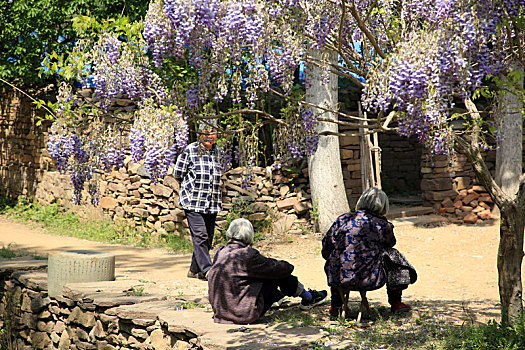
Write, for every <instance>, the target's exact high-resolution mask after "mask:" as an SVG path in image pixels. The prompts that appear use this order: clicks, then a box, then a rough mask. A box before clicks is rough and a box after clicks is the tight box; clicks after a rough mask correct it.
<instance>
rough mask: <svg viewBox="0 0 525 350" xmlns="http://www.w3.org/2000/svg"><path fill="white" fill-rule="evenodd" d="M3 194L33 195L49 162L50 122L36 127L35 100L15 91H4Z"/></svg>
mask: <svg viewBox="0 0 525 350" xmlns="http://www.w3.org/2000/svg"><path fill="white" fill-rule="evenodd" d="M0 105H1V112H0V196H1V197H17V196H19V195H25V196H32V195H33V193H34V192H33V191H34V186H35V183H36V182H37V181H38V180H39V179H40V175H41V173H42V171H43V170H44V169H46V168H47V165H48V164H49V162H48V161H49V159H46V158H45V157H43V156H42V148H45V141H44V139H45V137H44V134H45V131H46V129H47V127H48V125H47V124H46V123H44V124H43V125H40V126H38V127H37V126H36V120H37V119H36V117H35V115H37V114H42V111H38V110H37V109H36V107H35V105H34V104H33V103H32V101H31V100H30V99H29V98H27V97H26V96H24V95H22V94H21V93H19V92H17V91H13V90H0Z"/></svg>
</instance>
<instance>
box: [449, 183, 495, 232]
mask: <svg viewBox="0 0 525 350" xmlns="http://www.w3.org/2000/svg"><path fill="white" fill-rule="evenodd" d="M493 209H494V202H493V201H492V199H491V198H490V196H489V194H488V193H487V192H486V191H485V188H484V187H483V186H479V185H475V186H472V187H471V188H469V189H463V190H461V191H459V194H458V195H457V196H456V197H455V199H454V200H452V199H450V198H445V199H444V200H443V201H442V202H441V208H440V209H439V212H440V213H442V214H446V215H450V216H456V217H458V218H460V219H461V220H462V221H463V222H464V223H466V224H475V223H476V222H477V221H478V220H487V219H490V218H491V217H492V216H491V215H492V214H491V213H492V210H493Z"/></svg>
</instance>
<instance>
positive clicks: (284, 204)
mask: <svg viewBox="0 0 525 350" xmlns="http://www.w3.org/2000/svg"><path fill="white" fill-rule="evenodd" d="M296 203H297V198H295V197H292V198H286V199H283V200H280V201H277V209H279V210H281V211H282V210H288V209H292V208H293V206H294V205H295V204H296Z"/></svg>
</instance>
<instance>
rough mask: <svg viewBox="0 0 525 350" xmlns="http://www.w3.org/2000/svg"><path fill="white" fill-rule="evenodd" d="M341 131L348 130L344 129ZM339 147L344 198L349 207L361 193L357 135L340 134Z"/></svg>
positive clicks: (352, 205)
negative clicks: (344, 191)
mask: <svg viewBox="0 0 525 350" xmlns="http://www.w3.org/2000/svg"><path fill="white" fill-rule="evenodd" d="M343 131H349V130H344V129H342V132H343ZM339 147H340V149H341V152H340V155H341V168H342V170H343V179H344V184H345V190H346V198H347V199H348V202H349V203H350V206H351V207H354V206H355V204H356V203H357V200H358V199H359V196H360V195H361V192H362V191H361V186H362V184H361V159H360V152H361V151H360V146H359V137H357V136H340V137H339Z"/></svg>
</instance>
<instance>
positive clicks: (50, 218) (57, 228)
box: [0, 198, 192, 252]
mask: <svg viewBox="0 0 525 350" xmlns="http://www.w3.org/2000/svg"><path fill="white" fill-rule="evenodd" d="M0 213H3V214H6V215H8V216H9V217H11V218H14V219H17V220H19V221H22V222H33V223H37V224H38V225H40V226H42V227H44V228H46V230H47V231H48V232H49V233H51V234H56V235H60V236H69V237H76V238H81V239H87V240H90V241H97V242H107V243H118V244H128V245H137V246H142V247H164V248H168V249H170V250H173V251H182V252H191V251H192V245H191V242H189V241H187V240H186V239H184V237H182V235H180V234H178V235H177V234H167V235H161V236H160V237H158V239H156V238H155V237H154V236H153V235H152V234H151V232H149V231H146V232H139V231H138V230H137V229H135V228H134V227H131V226H130V225H127V224H125V223H121V224H115V223H112V222H111V221H109V220H108V221H86V220H81V218H80V217H79V216H78V215H77V214H75V213H73V212H71V211H64V210H63V208H62V207H61V206H60V205H58V204H57V203H54V204H51V205H47V206H41V205H40V204H38V203H35V202H30V201H28V200H26V199H25V198H20V199H19V200H18V202H17V203H16V204H15V205H12V203H10V202H8V201H0Z"/></svg>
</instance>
